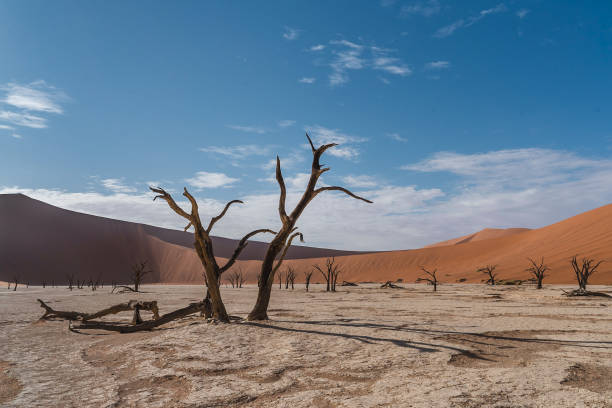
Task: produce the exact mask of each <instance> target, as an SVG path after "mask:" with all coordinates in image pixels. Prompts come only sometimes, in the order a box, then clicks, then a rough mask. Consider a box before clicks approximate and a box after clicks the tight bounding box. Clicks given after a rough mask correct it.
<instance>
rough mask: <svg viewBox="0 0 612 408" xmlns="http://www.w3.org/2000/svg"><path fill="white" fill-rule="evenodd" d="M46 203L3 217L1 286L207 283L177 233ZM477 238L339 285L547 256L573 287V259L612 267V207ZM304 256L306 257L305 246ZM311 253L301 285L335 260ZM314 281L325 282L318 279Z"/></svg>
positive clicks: (380, 266)
mask: <svg viewBox="0 0 612 408" xmlns="http://www.w3.org/2000/svg"><path fill="white" fill-rule="evenodd" d="M21 197H24V196H21ZM23 199H24V200H29V201H27V203H30V202H35V203H40V202H37V201H35V200H30V199H27V198H23ZM0 203H2V201H1V200H0ZM40 204H42V206H40V208H39V207H36V210H35V211H34V214H35V215H36V220H35V221H36V223H35V224H32V222H33V221H32V220H31V219H26V220H23V219H19V220H18V221H15V220H12V219H11V218H10V217H9V216H7V214H9V213H8V212H7V210H6V207H4V209H2V208H0V210H2V211H0V217H4V218H3V219H2V225H3V226H6V225H9V228H4V229H1V230H0V243H1V244H2V245H0V280H7V279H9V280H10V279H11V278H12V272H13V271H14V270H17V271H19V273H20V274H21V276H22V281H25V280H26V279H30V280H31V283H34V282H36V281H37V280H38V281H40V280H41V279H42V278H43V277H45V278H46V280H47V282H49V281H50V280H51V277H54V278H55V279H57V280H59V281H63V280H64V276H65V272H66V271H76V272H77V273H79V274H80V276H81V278H82V279H89V278H90V277H91V278H95V277H96V276H97V275H98V274H102V276H104V277H105V280H106V281H107V282H108V281H111V280H113V279H117V278H121V277H125V276H126V273H127V272H128V270H129V265H130V264H131V263H133V262H134V261H135V260H138V259H149V260H150V263H151V265H152V266H153V269H154V270H155V273H156V274H155V276H154V277H153V279H154V280H152V281H153V282H166V283H201V282H202V275H201V271H202V268H201V265H200V263H199V260H198V259H197V256H196V254H195V252H194V251H193V250H192V249H191V248H190V247H188V246H186V245H185V244H184V243H183V242H177V241H176V240H175V241H174V242H169V241H172V240H171V239H169V238H168V237H167V236H166V235H172V234H173V233H175V232H177V231H170V232H167V231H169V230H165V232H164V234H161V233H151V232H150V231H147V230H146V228H153V227H147V226H142V225H140V224H132V223H125V222H121V221H115V220H108V219H104V218H100V217H93V216H89V215H84V214H78V213H73V212H70V211H65V210H59V209H57V208H56V207H52V206H48V205H46V204H44V203H40ZM37 205H39V204H37ZM58 210H59V211H60V215H61V217H60V215H58V213H57V211H58ZM58 217H60V218H58ZM28 223H30V224H28ZM145 227H146V228H145ZM7 231H8V232H7ZM11 231H13V232H11ZM479 234H480V237H478V236H479ZM473 235H474V234H473ZM475 235H476V236H471V237H472V238H469V237H470V236H468V238H469V239H467V240H466V238H464V239H463V241H464V242H463V243H461V244H455V245H445V246H435V247H431V248H422V249H416V250H406V251H392V252H378V253H368V254H356V255H347V256H338V257H337V258H336V259H337V260H338V262H340V263H341V265H342V271H343V272H342V275H341V277H340V280H349V281H358V282H364V281H386V280H396V279H403V280H404V281H408V282H413V281H414V280H415V279H416V278H417V277H418V276H421V273H420V272H419V267H420V266H421V265H424V266H426V267H429V268H438V270H439V276H440V280H442V281H444V282H456V281H458V280H459V279H466V281H467V282H480V281H481V280H482V279H483V277H484V276H483V275H482V274H478V273H476V272H475V270H476V269H477V268H478V267H479V266H483V265H485V264H499V267H498V272H499V278H503V279H526V278H528V277H530V276H529V274H528V273H527V272H525V268H526V267H527V266H528V262H527V259H526V258H527V257H541V256H543V257H544V258H545V261H546V263H548V264H549V265H550V266H551V267H552V271H551V272H550V274H549V276H548V277H547V278H546V280H545V282H548V283H570V282H574V275H573V271H572V270H571V268H570V266H569V260H570V258H571V256H573V255H578V256H579V257H582V256H587V257H593V258H596V259H604V260H606V261H612V205H607V206H604V207H600V208H597V209H595V210H592V211H588V212H586V213H583V214H579V215H577V216H575V217H572V218H569V219H567V220H563V221H561V222H558V223H556V224H553V225H550V226H547V227H544V228H540V229H535V230H522V229H514V230H511V231H507V230H503V231H501V232H499V231H497V232H496V231H489V232H487V231H486V230H485V231H482V232H481V233H477V234H475ZM251 245H258V244H257V243H252V244H250V245H249V247H250V246H251ZM249 247H247V248H249ZM260 249H261V248H257V251H259V252H255V253H252V254H251V258H247V259H246V260H243V261H240V262H238V263H237V265H236V267H241V268H243V270H244V271H245V272H246V274H247V276H248V278H249V282H255V281H256V276H257V273H258V268H259V261H258V260H257V259H259V258H257V256H256V255H257V254H259V256H260V255H261V253H262V251H263V250H260ZM230 250H233V245H232V246H229V247H224V246H223V243H222V242H221V243H220V244H219V245H217V247H215V253H216V254H217V255H220V256H223V254H229V252H230ZM299 250H300V251H305V249H304V248H300V249H299ZM307 251H309V252H308V253H307V255H308V258H306V259H293V260H288V261H286V266H294V267H295V268H296V270H297V276H298V281H300V282H301V281H302V280H303V272H304V271H307V270H311V269H312V265H313V264H323V263H324V261H325V258H324V257H326V256H328V255H329V254H330V252H317V251H318V250H317V249H312V248H310V249H307ZM317 254H319V255H317ZM295 256H296V257H297V258H299V257H301V256H305V255H304V254H302V255H300V253H297V255H295ZM317 256H321V257H320V258H318V257H317ZM219 261H220V262H223V259H222V258H219ZM315 279H316V280H318V281H321V278H320V277H319V276H318V274H317V275H315ZM591 282H592V283H601V284H610V283H612V264H611V263H604V264H603V265H602V266H601V268H600V270H599V272H598V273H596V274H595V275H593V277H592V280H591Z"/></svg>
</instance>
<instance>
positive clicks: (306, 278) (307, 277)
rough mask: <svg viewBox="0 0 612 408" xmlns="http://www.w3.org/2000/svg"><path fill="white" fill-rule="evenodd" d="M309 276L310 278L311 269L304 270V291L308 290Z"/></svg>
mask: <svg viewBox="0 0 612 408" xmlns="http://www.w3.org/2000/svg"><path fill="white" fill-rule="evenodd" d="M310 278H312V271H307V272H306V271H305V272H304V281H305V283H306V292H308V287H309V286H310Z"/></svg>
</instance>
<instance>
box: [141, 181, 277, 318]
mask: <svg viewBox="0 0 612 408" xmlns="http://www.w3.org/2000/svg"><path fill="white" fill-rule="evenodd" d="M149 189H150V190H151V191H153V192H154V193H156V194H157V195H156V196H155V198H154V199H153V200H155V199H158V198H159V199H161V200H164V201H166V203H167V204H168V206H169V207H170V208H171V209H172V210H173V211H174V212H175V213H177V214H178V215H180V216H181V217H183V218H185V219H186V220H187V221H188V223H187V226H186V227H185V231H187V230H188V229H189V228H191V227H193V229H194V238H195V242H194V244H193V245H194V247H195V250H196V253H197V254H198V257H199V258H200V261H201V263H202V266H203V267H204V273H205V277H206V283H207V292H208V295H207V297H208V298H209V299H210V302H211V306H212V311H213V316H214V317H215V318H217V319H218V320H220V321H223V322H229V321H230V319H229V315H228V314H227V311H226V310H225V305H224V304H223V300H222V298H221V292H220V290H219V282H220V279H221V275H222V274H223V272H225V271H227V270H229V269H230V268H231V267H232V265H234V263H235V262H236V259H237V258H238V256H239V255H240V253H241V252H242V250H243V249H244V248H245V247H246V246H247V243H248V240H249V239H250V238H251V237H252V236H254V235H256V234H261V233H271V234H276V232H275V231H272V230H269V229H258V230H255V231H251V232H249V233H248V234H246V235H245V236H244V237H242V239H241V240H240V241H239V242H238V245H237V246H236V249H235V250H234V253H233V254H232V256H231V257H230V258H229V259H228V261H227V262H226V263H225V265H223V266H220V265H219V264H218V263H217V259H216V258H215V254H214V250H213V242H212V238H211V237H210V232H211V230H212V228H213V226H214V225H215V224H216V223H217V222H218V221H219V220H221V219H222V218H223V216H224V215H225V213H226V212H227V210H228V209H229V208H230V206H231V205H232V204H237V203H242V201H240V200H232V201H230V202H228V203H227V204H226V205H225V207H224V208H223V210H222V211H221V213H220V214H219V215H217V216H216V217H212V218H211V220H210V222H209V223H208V226H207V227H205V226H204V224H203V223H202V220H201V218H200V213H199V208H198V203H197V201H196V199H195V198H194V197H193V196H192V195H191V194H190V193H189V191H187V188H184V189H183V196H184V197H185V198H186V199H187V200H188V201H189V203H190V204H191V211H190V212H187V211H185V210H183V209H182V208H181V207H180V206H179V205H178V204H177V203H176V201H174V198H172V196H171V195H170V194H169V193H168V192H166V191H165V190H164V189H163V188H160V187H158V188H154V187H149Z"/></svg>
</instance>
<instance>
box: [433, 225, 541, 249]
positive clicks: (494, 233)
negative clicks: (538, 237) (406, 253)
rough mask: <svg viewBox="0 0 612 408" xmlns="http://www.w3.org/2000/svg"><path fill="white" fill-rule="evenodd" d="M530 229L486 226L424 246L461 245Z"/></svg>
mask: <svg viewBox="0 0 612 408" xmlns="http://www.w3.org/2000/svg"><path fill="white" fill-rule="evenodd" d="M525 231H530V229H529V228H485V229H483V230H481V231H478V232H475V233H473V234H470V235H464V236H462V237H459V238H453V239H449V240H447V241H442V242H436V243H435V244H431V245H426V246H424V247H423V248H436V247H441V246H449V245H459V244H465V243H466V242H474V241H482V240H483V239H492V238H500V237H505V236H506V235H513V234H518V233H520V232H525Z"/></svg>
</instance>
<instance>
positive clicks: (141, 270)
mask: <svg viewBox="0 0 612 408" xmlns="http://www.w3.org/2000/svg"><path fill="white" fill-rule="evenodd" d="M147 262H148V261H142V262H138V263H135V264H134V265H132V274H131V275H130V280H131V281H132V284H134V292H138V291H139V290H140V284H141V283H142V281H143V279H144V277H145V276H146V275H148V274H150V273H152V272H153V271H152V270H151V269H149V268H147Z"/></svg>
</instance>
